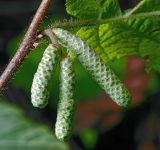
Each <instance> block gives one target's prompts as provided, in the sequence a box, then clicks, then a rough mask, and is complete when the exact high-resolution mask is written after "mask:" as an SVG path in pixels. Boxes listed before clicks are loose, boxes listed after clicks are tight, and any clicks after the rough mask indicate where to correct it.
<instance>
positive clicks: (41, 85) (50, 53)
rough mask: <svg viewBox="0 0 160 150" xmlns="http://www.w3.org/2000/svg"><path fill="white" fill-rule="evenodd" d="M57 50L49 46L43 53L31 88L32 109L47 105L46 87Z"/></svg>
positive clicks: (47, 94)
mask: <svg viewBox="0 0 160 150" xmlns="http://www.w3.org/2000/svg"><path fill="white" fill-rule="evenodd" d="M56 57H57V48H55V47H54V46H53V45H52V44H50V45H49V46H48V47H47V48H46V49H45V51H44V54H43V57H42V59H41V62H40V63H39V65H38V69H37V72H36V73H35V75H34V78H33V82H32V87H31V101H32V104H33V106H34V107H39V108H44V107H45V106H46V105H47V104H48V98H49V92H48V85H49V81H50V79H51V75H52V71H53V69H54V68H55V64H56V60H57V58H56Z"/></svg>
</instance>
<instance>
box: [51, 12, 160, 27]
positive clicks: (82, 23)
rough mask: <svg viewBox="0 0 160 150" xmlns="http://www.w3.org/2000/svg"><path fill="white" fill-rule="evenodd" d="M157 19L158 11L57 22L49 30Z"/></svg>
mask: <svg viewBox="0 0 160 150" xmlns="http://www.w3.org/2000/svg"><path fill="white" fill-rule="evenodd" d="M156 16H157V17H159V16H160V11H153V12H146V13H139V14H133V15H123V16H120V17H114V18H109V19H101V20H77V21H68V22H58V23H55V24H53V25H51V28H64V29H72V28H80V27H85V26H96V25H102V24H106V23H114V22H116V23H117V22H122V21H125V20H129V19H135V18H149V17H156Z"/></svg>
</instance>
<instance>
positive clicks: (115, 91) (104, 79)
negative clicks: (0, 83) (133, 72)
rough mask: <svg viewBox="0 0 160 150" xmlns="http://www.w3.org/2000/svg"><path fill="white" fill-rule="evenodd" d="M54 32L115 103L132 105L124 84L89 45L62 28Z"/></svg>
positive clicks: (55, 29)
mask: <svg viewBox="0 0 160 150" xmlns="http://www.w3.org/2000/svg"><path fill="white" fill-rule="evenodd" d="M52 31H53V32H54V33H55V34H56V36H57V37H58V39H59V42H60V43H61V44H62V45H63V46H64V47H66V48H68V50H70V51H71V52H72V53H73V54H75V55H76V56H77V58H78V59H79V61H80V62H81V64H82V65H83V66H84V68H85V69H86V70H87V71H88V72H89V73H90V74H91V75H92V77H93V78H94V79H95V80H96V81H97V83H98V84H99V85H100V87H101V88H102V89H104V90H105V92H106V93H107V94H108V95H109V96H110V97H111V98H112V100H113V101H115V102H116V103H117V104H118V105H120V106H127V105H128V104H129V103H130V101H131V95H130V93H129V91H128V90H127V89H126V88H125V86H124V84H123V83H122V82H121V81H120V80H119V78H118V77H117V76H116V75H115V74H114V72H113V71H112V70H111V69H110V68H109V66H107V65H106V64H104V63H103V61H102V60H101V59H100V57H99V56H98V55H97V53H95V52H94V50H93V49H92V48H90V47H89V45H88V44H87V43H85V42H84V41H82V40H81V39H80V38H78V37H77V36H75V35H73V34H71V33H70V32H69V31H66V30H63V29H60V28H54V29H53V30H52Z"/></svg>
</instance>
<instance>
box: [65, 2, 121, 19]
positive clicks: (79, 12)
mask: <svg viewBox="0 0 160 150" xmlns="http://www.w3.org/2000/svg"><path fill="white" fill-rule="evenodd" d="M66 9H67V12H68V13H69V14H71V15H73V16H75V17H77V18H81V19H96V18H98V19H105V18H108V17H112V16H118V15H120V14H121V10H120V7H119V4H118V1H117V0H67V1H66Z"/></svg>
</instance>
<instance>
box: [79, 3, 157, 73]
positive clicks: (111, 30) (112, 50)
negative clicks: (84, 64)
mask: <svg viewBox="0 0 160 150" xmlns="http://www.w3.org/2000/svg"><path fill="white" fill-rule="evenodd" d="M156 5H157V6H156ZM155 10H156V11H157V10H160V1H159V0H145V1H142V2H141V3H140V4H138V5H137V6H136V7H135V8H133V9H132V10H130V11H129V12H128V13H127V14H125V15H126V16H127V15H128V16H129V15H131V14H132V13H144V12H146V13H148V12H153V11H155ZM143 11H144V12H143ZM97 13H98V12H97ZM159 23H160V19H159V18H156V17H151V18H147V17H144V18H143V17H140V18H138V17H137V18H134V19H128V20H127V21H125V20H124V19H123V18H122V19H121V21H118V22H116V21H115V22H110V23H106V24H103V25H99V26H96V27H87V28H81V29H80V30H79V31H78V32H77V35H78V36H79V37H80V38H82V39H83V40H85V41H86V42H87V43H88V44H89V45H90V46H91V47H93V48H94V49H95V50H96V52H97V53H98V54H99V55H100V57H101V58H102V59H103V61H104V62H105V63H108V62H109V61H111V60H114V59H118V58H120V57H124V56H127V55H138V56H141V57H142V58H144V59H146V62H147V63H148V68H149V69H154V70H160V61H159V58H160V53H159V51H160V29H159Z"/></svg>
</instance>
